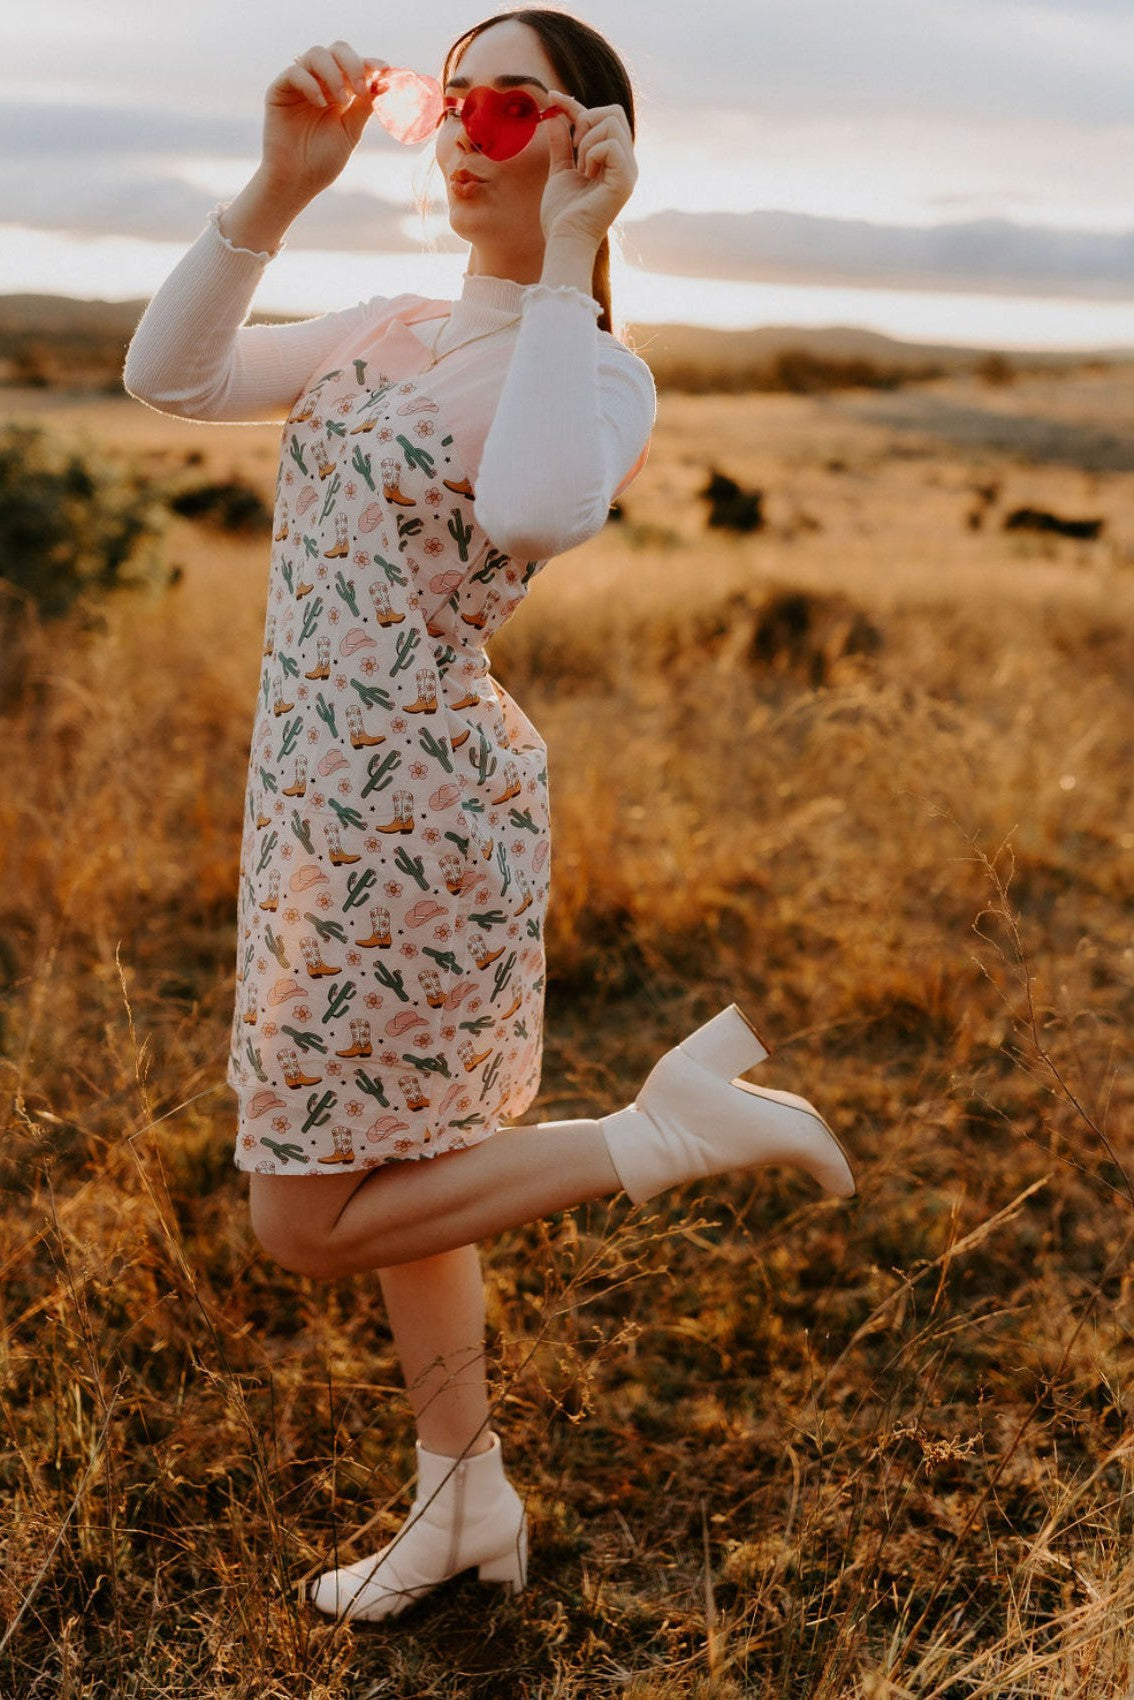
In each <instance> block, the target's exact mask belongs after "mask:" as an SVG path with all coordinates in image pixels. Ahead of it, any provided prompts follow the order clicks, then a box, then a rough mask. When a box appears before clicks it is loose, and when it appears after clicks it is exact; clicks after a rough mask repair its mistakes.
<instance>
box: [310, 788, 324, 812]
mask: <svg viewBox="0 0 1134 1700" xmlns="http://www.w3.org/2000/svg"><path fill="white" fill-rule="evenodd" d="M326 806H327V799H326V797H324V795H323V793H322V791H316V792H315V793H314V795H313V796H312V798H311V807H312V808H313V809H325V808H326Z"/></svg>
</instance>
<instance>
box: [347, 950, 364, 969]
mask: <svg viewBox="0 0 1134 1700" xmlns="http://www.w3.org/2000/svg"><path fill="white" fill-rule="evenodd" d="M346 959H347V961H348V962H349V963H350V966H351V967H352V968H360V967H361V966H362V952H361V951H360V950H348V951H347V953H346Z"/></svg>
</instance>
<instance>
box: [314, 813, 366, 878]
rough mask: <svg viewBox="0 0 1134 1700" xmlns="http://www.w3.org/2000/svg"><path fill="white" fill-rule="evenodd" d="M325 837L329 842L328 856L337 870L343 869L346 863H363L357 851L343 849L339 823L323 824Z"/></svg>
mask: <svg viewBox="0 0 1134 1700" xmlns="http://www.w3.org/2000/svg"><path fill="white" fill-rule="evenodd" d="M323 837H324V838H325V839H326V840H327V854H328V856H329V857H330V859H331V861H332V862H333V863H334V865H335V867H336V868H339V867H342V865H343V864H344V863H345V862H361V860H362V857H361V855H360V854H359V853H358V852H357V851H354V852H348V851H346V850H344V849H343V842H342V839H341V838H340V837H339V823H338V821H336V820H329V821H325V822H324V823H323Z"/></svg>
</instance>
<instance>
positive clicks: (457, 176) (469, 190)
mask: <svg viewBox="0 0 1134 1700" xmlns="http://www.w3.org/2000/svg"><path fill="white" fill-rule="evenodd" d="M449 187H450V188H451V189H452V191H453V193H454V195H457V196H458V197H459V198H460V199H461V200H465V199H467V198H468V197H470V196H472V195H475V194H477V193H478V192H479V191H480V190H481V189H483V188H484V179H483V178H482V177H475V176H474V175H473V173H472V172H471V171H454V173H453V175H452V177H450V179H449Z"/></svg>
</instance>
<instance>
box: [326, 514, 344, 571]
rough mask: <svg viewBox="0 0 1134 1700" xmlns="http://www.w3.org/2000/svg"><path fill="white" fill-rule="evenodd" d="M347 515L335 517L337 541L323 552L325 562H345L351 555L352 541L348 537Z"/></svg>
mask: <svg viewBox="0 0 1134 1700" xmlns="http://www.w3.org/2000/svg"><path fill="white" fill-rule="evenodd" d="M347 523H348V522H347V516H346V514H336V515H335V541H334V542H333V543H332V544H331V547H330V548H329V549H324V550H323V559H324V560H325V561H344V560H345V559H346V557H347V556H348V555H349V554H350V539H349V537H348V536H347Z"/></svg>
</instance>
